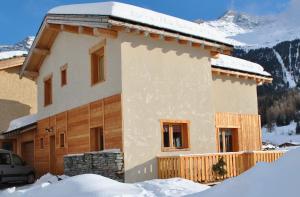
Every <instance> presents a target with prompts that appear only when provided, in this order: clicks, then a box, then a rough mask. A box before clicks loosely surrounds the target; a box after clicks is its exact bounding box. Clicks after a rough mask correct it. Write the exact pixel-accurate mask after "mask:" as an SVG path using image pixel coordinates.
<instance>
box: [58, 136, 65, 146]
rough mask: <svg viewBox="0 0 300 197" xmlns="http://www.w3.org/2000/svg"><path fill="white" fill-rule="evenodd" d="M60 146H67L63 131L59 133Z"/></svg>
mask: <svg viewBox="0 0 300 197" xmlns="http://www.w3.org/2000/svg"><path fill="white" fill-rule="evenodd" d="M59 146H60V147H61V148H63V147H65V134H64V133H61V134H60V135H59Z"/></svg>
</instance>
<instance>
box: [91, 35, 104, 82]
mask: <svg viewBox="0 0 300 197" xmlns="http://www.w3.org/2000/svg"><path fill="white" fill-rule="evenodd" d="M100 50H103V54H102V55H101V56H103V69H102V70H103V79H99V80H98V81H95V80H94V76H95V75H94V72H93V71H94V64H93V57H94V55H97V54H95V53H97V52H99V51H100ZM89 54H90V71H91V72H90V80H91V86H95V85H97V84H100V83H103V82H105V81H106V40H105V39H104V40H102V41H101V42H99V43H98V44H96V45H95V46H93V47H92V48H90V49H89Z"/></svg>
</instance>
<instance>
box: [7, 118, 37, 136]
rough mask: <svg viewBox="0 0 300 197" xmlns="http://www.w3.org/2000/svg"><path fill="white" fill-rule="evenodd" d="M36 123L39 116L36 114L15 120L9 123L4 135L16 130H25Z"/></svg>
mask: <svg viewBox="0 0 300 197" xmlns="http://www.w3.org/2000/svg"><path fill="white" fill-rule="evenodd" d="M35 122H37V115H36V114H31V115H28V116H23V117H21V118H17V119H14V120H12V121H11V122H10V123H9V127H8V129H7V131H6V132H4V133H8V132H10V131H14V130H16V129H20V128H23V127H25V126H28V125H31V124H33V123H35Z"/></svg>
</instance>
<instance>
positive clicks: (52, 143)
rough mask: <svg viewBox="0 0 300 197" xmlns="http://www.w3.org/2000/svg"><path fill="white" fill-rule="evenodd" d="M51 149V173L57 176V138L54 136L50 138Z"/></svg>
mask: <svg viewBox="0 0 300 197" xmlns="http://www.w3.org/2000/svg"><path fill="white" fill-rule="evenodd" d="M49 146H50V147H49V148H50V154H49V155H50V173H52V174H55V163H56V158H55V136H54V135H52V136H50V143H49Z"/></svg>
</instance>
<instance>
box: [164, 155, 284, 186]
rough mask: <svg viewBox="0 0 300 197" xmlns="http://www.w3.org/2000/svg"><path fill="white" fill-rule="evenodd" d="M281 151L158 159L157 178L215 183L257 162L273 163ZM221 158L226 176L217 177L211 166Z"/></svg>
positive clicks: (243, 170) (238, 173)
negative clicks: (224, 165) (224, 164)
mask: <svg viewBox="0 0 300 197" xmlns="http://www.w3.org/2000/svg"><path fill="white" fill-rule="evenodd" d="M283 154H284V152H283V151H254V152H233V153H214V154H201V155H186V156H184V155H183V156H164V157H158V176H159V178H161V179H168V178H174V177H181V178H185V179H189V180H192V181H197V182H206V183H209V182H215V181H220V180H223V179H226V178H231V177H235V176H238V175H240V174H241V173H243V172H245V171H246V170H248V169H250V168H251V167H253V166H254V165H256V163H257V162H273V161H275V160H277V159H278V158H279V157H281V156H282V155H283ZM221 157H223V159H224V161H225V163H226V168H225V169H226V170H227V174H226V175H225V176H224V177H220V176H217V175H216V174H215V173H214V172H213V170H212V166H213V165H214V164H216V163H217V162H218V160H219V158H221Z"/></svg>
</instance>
